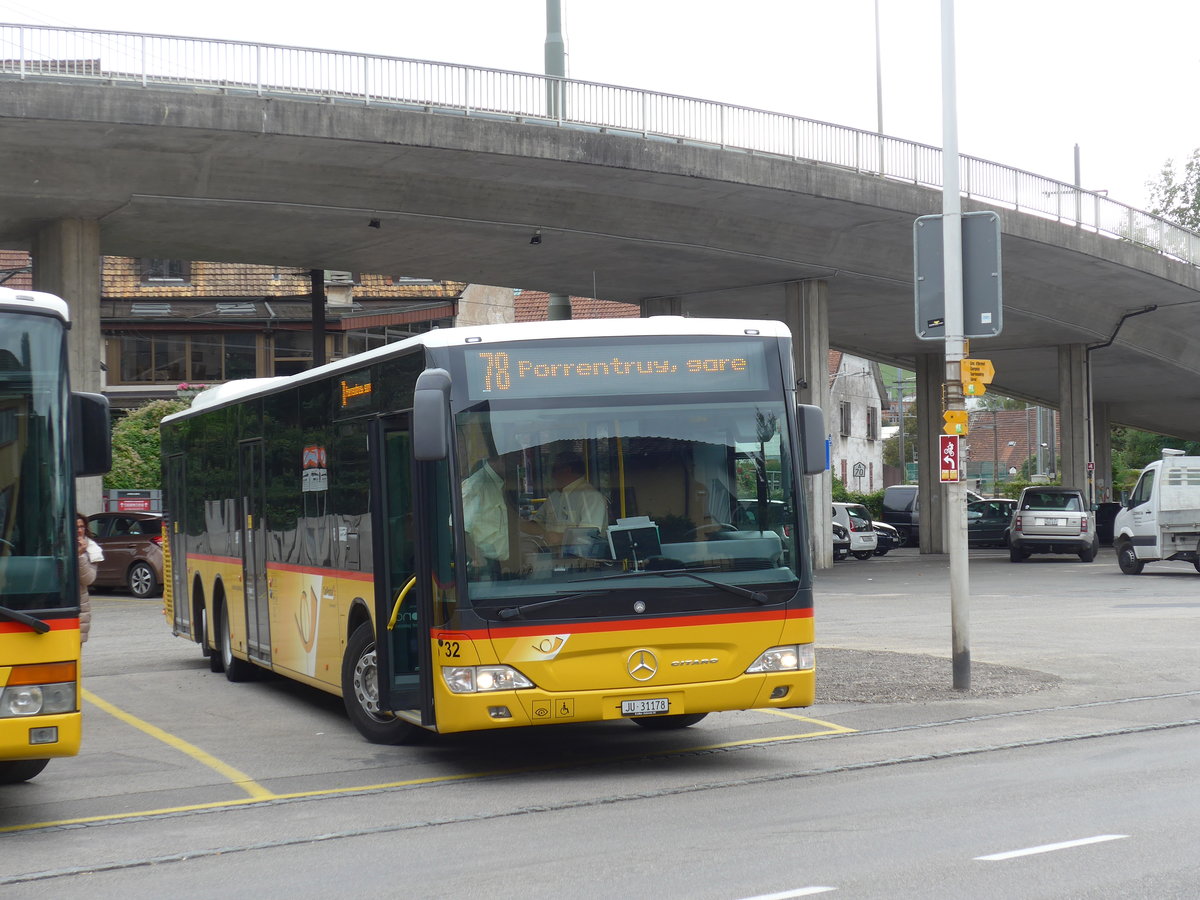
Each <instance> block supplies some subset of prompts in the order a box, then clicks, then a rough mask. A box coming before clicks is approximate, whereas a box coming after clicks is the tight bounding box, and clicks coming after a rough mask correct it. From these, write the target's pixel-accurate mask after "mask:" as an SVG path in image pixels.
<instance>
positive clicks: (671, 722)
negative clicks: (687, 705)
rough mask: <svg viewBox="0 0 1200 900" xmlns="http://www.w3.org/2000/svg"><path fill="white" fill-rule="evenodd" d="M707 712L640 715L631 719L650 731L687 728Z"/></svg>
mask: <svg viewBox="0 0 1200 900" xmlns="http://www.w3.org/2000/svg"><path fill="white" fill-rule="evenodd" d="M707 715H708V713H686V714H684V715H679V716H641V717H639V718H637V719H634V720H633V721H634V722H636V723H637V724H638V725H641V726H642V727H643V728H649V729H650V730H651V731H673V730H674V729H676V728H687V727H688V726H689V725H695V724H696V723H697V722H699V721H700V720H701V719H703V718H704V717H705V716H707Z"/></svg>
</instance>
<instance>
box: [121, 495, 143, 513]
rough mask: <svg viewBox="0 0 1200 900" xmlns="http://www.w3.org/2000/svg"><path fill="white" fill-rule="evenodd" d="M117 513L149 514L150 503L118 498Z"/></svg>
mask: <svg viewBox="0 0 1200 900" xmlns="http://www.w3.org/2000/svg"><path fill="white" fill-rule="evenodd" d="M117 511H118V512H150V501H149V500H141V499H133V498H130V497H120V498H118V499H117Z"/></svg>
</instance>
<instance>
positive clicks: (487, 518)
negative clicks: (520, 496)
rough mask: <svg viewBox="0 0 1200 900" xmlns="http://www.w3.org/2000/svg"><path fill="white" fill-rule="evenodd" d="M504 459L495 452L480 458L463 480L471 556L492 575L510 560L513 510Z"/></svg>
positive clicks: (464, 527)
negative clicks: (511, 510) (472, 470)
mask: <svg viewBox="0 0 1200 900" xmlns="http://www.w3.org/2000/svg"><path fill="white" fill-rule="evenodd" d="M504 471H505V465H504V458H503V457H501V456H498V455H497V454H495V453H492V454H489V455H488V458H487V459H485V460H482V461H480V463H479V465H478V467H477V468H476V469H475V471H474V472H472V473H471V474H470V475H468V476H467V477H466V478H465V479H464V480H463V483H462V499H463V530H464V531H466V533H467V547H468V557H469V559H470V561H471V562H472V563H473V564H474V565H475V566H476V567H478V568H479V569H481V570H483V571H486V572H487V573H488V574H489V575H491V576H492V577H496V576H498V575H499V573H500V564H501V563H502V562H505V561H507V560H508V556H509V542H508V520H509V517H510V510H509V506H508V502H507V500H506V499H505V495H504Z"/></svg>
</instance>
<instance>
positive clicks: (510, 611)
mask: <svg viewBox="0 0 1200 900" xmlns="http://www.w3.org/2000/svg"><path fill="white" fill-rule="evenodd" d="M611 593H612V591H574V592H573V593H570V594H563V595H561V596H558V597H551V598H550V599H549V600H539V601H537V602H536V603H522V604H521V605H520V606H507V607H505V608H504V609H502V610H499V612H498V613H497V615H498V616H500V618H502V619H516V618H519V617H520V615H521V614H522V613H523V612H525V611H526V610H530V609H541V608H542V607H544V606H554V605H555V604H558V603H566V602H567V601H568V600H574V599H575V598H576V597H601V596H603V595H604V594H611Z"/></svg>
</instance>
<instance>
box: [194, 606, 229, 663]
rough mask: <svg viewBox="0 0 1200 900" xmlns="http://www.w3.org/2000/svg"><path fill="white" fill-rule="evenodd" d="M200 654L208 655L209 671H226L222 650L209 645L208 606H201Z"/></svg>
mask: <svg viewBox="0 0 1200 900" xmlns="http://www.w3.org/2000/svg"><path fill="white" fill-rule="evenodd" d="M199 624H200V654H201V655H202V656H207V657H208V671H210V672H214V673H220V672H224V671H225V663H224V661H223V660H222V659H221V651H219V650H214V649H212V648H211V647H210V646H208V607H207V606H202V607H200V617H199Z"/></svg>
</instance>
